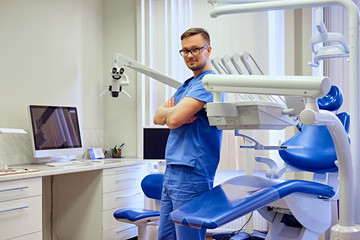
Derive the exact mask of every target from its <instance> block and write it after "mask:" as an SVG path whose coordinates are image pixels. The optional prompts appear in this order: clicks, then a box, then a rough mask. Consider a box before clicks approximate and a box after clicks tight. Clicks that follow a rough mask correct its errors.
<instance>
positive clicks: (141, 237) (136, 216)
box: [114, 174, 164, 240]
mask: <svg viewBox="0 0 360 240" xmlns="http://www.w3.org/2000/svg"><path fill="white" fill-rule="evenodd" d="M163 182H164V175H163V174H150V175H147V176H146V177H144V179H143V180H142V181H141V188H142V190H143V192H144V194H145V196H147V197H148V198H151V199H155V200H160V199H161V191H162V186H163ZM114 217H115V219H116V220H117V221H120V222H126V223H132V224H135V225H136V226H137V227H138V240H146V239H147V238H146V227H147V226H150V225H159V219H160V212H159V211H156V210H149V209H142V208H121V209H118V210H117V211H115V212H114Z"/></svg>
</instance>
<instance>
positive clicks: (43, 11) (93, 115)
mask: <svg viewBox="0 0 360 240" xmlns="http://www.w3.org/2000/svg"><path fill="white" fill-rule="evenodd" d="M135 27H136V1H133V0H122V1H111V0H77V1H74V0H61V1H58V0H46V1H45V0H2V1H0V66H1V67H0V69H1V71H0V102H1V104H0V112H1V115H0V127H6V128H21V129H25V130H26V131H30V124H29V119H28V111H27V107H28V105H30V104H41V105H65V106H69V105H71V106H76V107H78V111H79V117H80V125H81V129H82V131H83V133H86V132H87V133H90V134H87V137H88V139H87V140H89V141H90V142H91V143H88V145H89V146H93V145H98V144H99V143H104V142H105V147H111V146H113V145H115V144H120V143H122V142H125V143H126V148H124V155H127V156H136V96H135V90H134V89H135V87H136V82H132V84H131V86H130V87H129V88H127V91H128V92H129V93H130V94H131V95H132V96H133V98H132V99H126V98H124V97H123V96H121V97H119V99H112V98H111V97H110V96H106V97H104V98H100V97H99V94H100V93H101V92H102V91H103V90H104V89H105V88H107V87H108V85H109V84H110V74H109V73H110V69H111V58H112V52H113V51H120V52H123V53H124V54H126V55H128V56H129V57H134V56H135V52H136V51H135V48H136V42H135V41H136V35H135V32H136V30H135ZM104 69H105V71H104ZM130 77H131V78H132V80H133V79H134V77H133V76H130ZM94 133H95V134H94ZM85 135H86V134H85ZM98 136H100V137H101V138H104V139H105V140H104V139H101V140H102V141H97V139H96V140H95V138H97V137H98ZM10 140H11V141H12V140H13V139H10ZM17 141H20V142H25V146H24V147H22V148H21V149H20V147H19V148H13V146H12V145H15V144H8V142H9V137H8V136H4V135H3V136H0V160H2V161H5V162H6V163H8V164H12V163H18V162H19V161H15V160H14V159H15V158H17V159H20V158H29V157H30V158H31V156H32V152H31V147H30V146H29V144H30V135H29V134H28V135H27V136H26V137H23V136H21V137H17V139H15V140H14V141H13V142H17ZM17 145H18V144H17ZM85 145H86V143H85ZM85 147H86V146H85ZM18 152H22V155H21V154H20V155H19V156H18V157H15V156H14V154H16V153H18ZM21 161H22V160H21Z"/></svg>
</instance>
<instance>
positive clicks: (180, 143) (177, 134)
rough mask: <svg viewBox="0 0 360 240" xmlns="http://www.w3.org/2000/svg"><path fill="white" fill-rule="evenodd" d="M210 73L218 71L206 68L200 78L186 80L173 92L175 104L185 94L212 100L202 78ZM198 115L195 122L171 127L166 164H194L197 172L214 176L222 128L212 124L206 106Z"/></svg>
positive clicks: (203, 99) (218, 157) (185, 95)
mask: <svg viewBox="0 0 360 240" xmlns="http://www.w3.org/2000/svg"><path fill="white" fill-rule="evenodd" d="M206 74H215V72H214V71H211V70H209V71H204V72H202V73H200V74H199V75H198V76H197V77H196V78H194V77H192V78H190V79H188V80H186V81H185V82H184V83H183V84H182V85H181V86H180V87H179V89H178V90H177V91H176V92H175V94H174V95H173V98H175V105H176V104H177V103H179V102H180V101H181V100H182V99H183V98H184V97H191V98H194V99H197V100H200V101H204V102H212V101H213V95H212V93H210V92H208V91H206V90H205V88H204V87H203V85H202V78H203V76H204V75H206ZM196 116H197V117H198V118H197V119H196V120H195V121H194V122H192V123H190V124H183V125H182V126H181V127H179V128H176V129H172V130H171V131H170V135H169V138H168V141H167V145H166V153H165V158H166V164H167V165H186V166H190V167H193V168H194V172H195V173H197V174H199V175H201V176H204V177H207V178H210V179H213V178H214V176H215V171H216V168H217V166H218V164H219V159H220V149H221V140H222V131H221V130H218V129H217V128H216V127H214V126H210V125H209V121H208V118H207V116H206V111H205V109H204V108H202V109H201V110H200V111H199V112H198V113H197V114H196Z"/></svg>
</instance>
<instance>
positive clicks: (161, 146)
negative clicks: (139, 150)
mask: <svg viewBox="0 0 360 240" xmlns="http://www.w3.org/2000/svg"><path fill="white" fill-rule="evenodd" d="M143 131H144V132H143V158H144V159H157V160H164V159H165V148H166V142H167V139H168V136H169V133H170V129H169V128H165V127H144V128H143Z"/></svg>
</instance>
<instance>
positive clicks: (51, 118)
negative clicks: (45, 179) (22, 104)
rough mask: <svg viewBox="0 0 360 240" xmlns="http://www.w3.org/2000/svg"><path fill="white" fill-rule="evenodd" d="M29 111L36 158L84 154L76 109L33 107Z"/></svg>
mask: <svg viewBox="0 0 360 240" xmlns="http://www.w3.org/2000/svg"><path fill="white" fill-rule="evenodd" d="M29 110H30V120H31V130H32V142H33V148H34V156H35V157H36V158H45V157H52V156H69V155H76V154H82V143H81V135H80V128H79V120H78V114H77V110H76V108H75V107H60V106H35V105H31V106H30V107H29Z"/></svg>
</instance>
